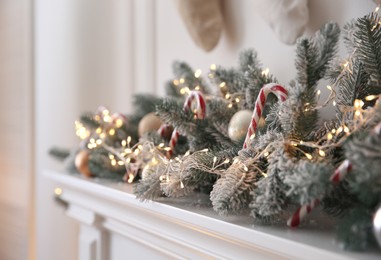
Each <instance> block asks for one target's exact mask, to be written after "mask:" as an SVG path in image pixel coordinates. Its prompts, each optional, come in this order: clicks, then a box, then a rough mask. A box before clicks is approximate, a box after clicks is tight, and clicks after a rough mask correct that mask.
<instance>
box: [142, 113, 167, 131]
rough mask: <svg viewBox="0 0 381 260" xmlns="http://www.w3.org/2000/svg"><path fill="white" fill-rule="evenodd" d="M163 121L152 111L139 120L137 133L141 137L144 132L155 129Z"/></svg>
mask: <svg viewBox="0 0 381 260" xmlns="http://www.w3.org/2000/svg"><path fill="white" fill-rule="evenodd" d="M162 123H163V121H161V119H160V117H158V116H157V115H155V113H154V112H152V113H148V114H147V115H145V116H144V117H143V118H142V119H141V120H140V122H139V126H138V134H139V137H142V136H143V135H144V134H145V133H149V132H153V131H157V130H158V129H159V128H160V126H161V124H162Z"/></svg>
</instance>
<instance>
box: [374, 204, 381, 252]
mask: <svg viewBox="0 0 381 260" xmlns="http://www.w3.org/2000/svg"><path fill="white" fill-rule="evenodd" d="M373 232H374V236H375V238H376V239H377V242H378V246H379V247H380V248H381V206H380V207H379V208H378V209H377V211H376V214H374V217H373Z"/></svg>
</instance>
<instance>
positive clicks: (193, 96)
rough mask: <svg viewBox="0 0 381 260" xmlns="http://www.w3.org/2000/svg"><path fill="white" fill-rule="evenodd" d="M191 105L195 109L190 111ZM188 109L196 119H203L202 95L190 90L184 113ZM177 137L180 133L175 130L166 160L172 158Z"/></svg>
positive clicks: (204, 110)
mask: <svg viewBox="0 0 381 260" xmlns="http://www.w3.org/2000/svg"><path fill="white" fill-rule="evenodd" d="M193 104H196V108H195V109H194V110H192V107H193ZM190 109H191V110H192V111H193V112H194V114H195V118H196V119H204V118H205V115H206V104H205V98H204V96H203V95H202V93H201V92H200V91H198V90H192V91H191V92H190V93H189V96H188V97H187V99H186V100H185V102H184V106H183V110H184V112H188V111H189V110H190ZM179 136H180V133H179V131H178V130H177V129H176V128H175V129H174V130H173V132H172V136H171V140H170V141H169V147H170V148H171V150H169V151H168V153H167V156H168V158H170V157H172V155H173V151H174V148H175V146H176V144H177V141H178V140H179Z"/></svg>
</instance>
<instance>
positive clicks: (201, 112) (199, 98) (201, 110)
mask: <svg viewBox="0 0 381 260" xmlns="http://www.w3.org/2000/svg"><path fill="white" fill-rule="evenodd" d="M195 101H196V102H197V106H196V113H195V114H196V118H198V119H204V118H205V115H206V105H205V99H204V96H203V95H202V93H201V92H200V91H197V90H193V91H191V92H190V93H189V96H188V97H187V99H186V100H185V103H184V107H183V109H184V111H185V112H188V111H189V109H191V108H192V104H193V103H194V102H195Z"/></svg>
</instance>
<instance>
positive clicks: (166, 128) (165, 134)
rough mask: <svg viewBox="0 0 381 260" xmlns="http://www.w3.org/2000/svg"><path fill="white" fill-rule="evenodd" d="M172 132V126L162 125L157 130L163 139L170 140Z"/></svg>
mask: <svg viewBox="0 0 381 260" xmlns="http://www.w3.org/2000/svg"><path fill="white" fill-rule="evenodd" d="M170 131H172V127H171V126H170V125H168V124H162V125H161V126H160V128H159V129H158V130H157V133H158V134H159V135H160V136H161V137H163V138H168V136H169V134H170Z"/></svg>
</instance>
